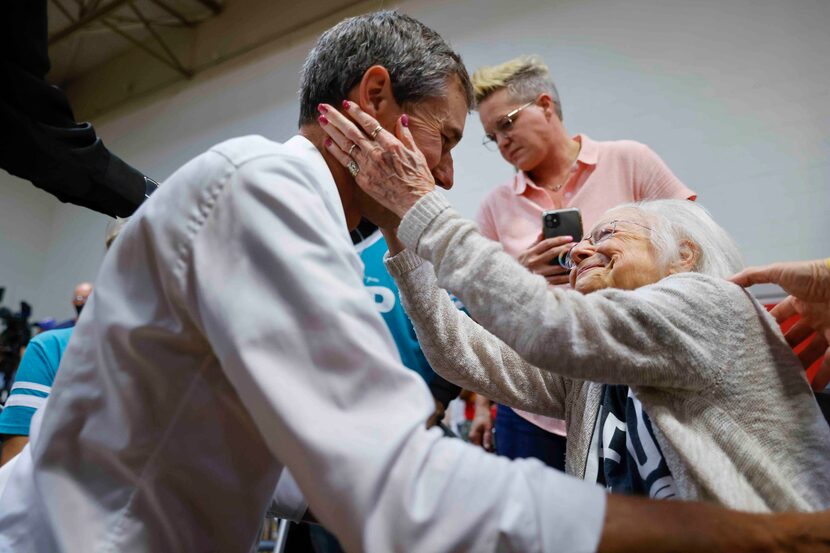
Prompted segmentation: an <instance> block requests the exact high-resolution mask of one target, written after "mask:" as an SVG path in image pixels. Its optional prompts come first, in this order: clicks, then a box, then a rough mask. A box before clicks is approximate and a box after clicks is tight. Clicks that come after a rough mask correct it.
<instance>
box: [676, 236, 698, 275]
mask: <svg viewBox="0 0 830 553" xmlns="http://www.w3.org/2000/svg"><path fill="white" fill-rule="evenodd" d="M677 247H678V250H679V255H678V258H677V259H676V260H675V261H674V262H673V263H672V264H671V266H670V267H669V274H675V273H688V272H689V271H691V270H692V269H694V268H695V266H696V265H697V262H698V261H699V260H700V256H701V251H700V246H698V245H697V244H695V243H694V242H692V241H691V240H682V241H681V242H680V244H678V245H677Z"/></svg>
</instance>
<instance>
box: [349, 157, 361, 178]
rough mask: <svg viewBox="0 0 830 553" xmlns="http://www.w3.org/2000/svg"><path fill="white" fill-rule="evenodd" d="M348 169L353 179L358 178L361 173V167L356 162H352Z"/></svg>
mask: <svg viewBox="0 0 830 553" xmlns="http://www.w3.org/2000/svg"><path fill="white" fill-rule="evenodd" d="M346 168H347V169H348V170H349V173H351V174H352V176H353V177H356V176H357V174H358V173H360V165H358V164H357V162H356V161H355V160H351V161H350V162H349V164H348V165H346Z"/></svg>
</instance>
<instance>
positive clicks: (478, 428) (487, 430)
mask: <svg viewBox="0 0 830 553" xmlns="http://www.w3.org/2000/svg"><path fill="white" fill-rule="evenodd" d="M490 405H491V402H490V400H489V399H486V398H483V397H481V396H476V411H475V415H473V423H472V425H471V426H470V432H469V434H468V435H467V437H468V438H469V440H470V443H473V444H475V445H480V446H481V447H482V448H484V449H485V450H486V451H493V449H494V448H493V417H492V416H491V413H492V411H491V410H490Z"/></svg>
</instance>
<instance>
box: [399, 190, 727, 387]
mask: <svg viewBox="0 0 830 553" xmlns="http://www.w3.org/2000/svg"><path fill="white" fill-rule="evenodd" d="M399 236H400V237H401V239H402V240H403V242H404V243H405V244H406V245H407V246H408V247H410V248H414V249H415V252H416V253H417V254H418V255H420V256H421V257H423V258H424V259H427V260H429V261H431V262H432V263H433V265H434V268H435V272H436V275H437V278H438V284H439V285H440V286H442V287H443V288H446V289H447V290H449V291H451V292H452V293H454V294H456V295H457V296H458V297H459V298H460V299H461V300H462V301H463V302H464V305H465V306H466V307H467V309H468V310H469V311H470V313H471V314H472V315H473V316H474V318H475V319H476V321H478V322H479V323H480V324H481V325H482V326H484V327H485V328H487V329H488V330H489V331H490V332H492V333H493V334H495V335H496V336H498V337H499V338H500V339H501V340H503V341H504V342H505V343H506V344H507V345H508V346H510V347H511V348H513V349H514V350H516V351H517V352H518V353H519V355H521V356H522V357H523V358H524V359H525V360H526V361H528V362H529V363H531V364H533V365H536V366H538V367H540V368H542V369H545V370H548V371H552V372H555V373H557V374H560V375H562V376H567V377H571V378H575V379H581V380H590V381H594V382H603V383H608V384H626V385H631V386H656V387H662V388H682V389H691V390H694V389H702V388H703V387H704V386H707V385H709V384H711V383H712V381H713V379H720V377H721V375H719V374H713V371H718V370H721V368H722V367H723V364H724V361H725V360H726V359H728V355H729V350H728V348H726V347H723V348H713V347H711V345H712V344H713V343H719V336H721V335H722V334H723V333H725V332H727V331H728V329H729V324H730V321H729V313H733V312H734V309H735V306H734V305H733V303H732V301H731V296H730V295H729V294H727V293H725V288H726V287H728V286H733V285H731V284H728V283H726V282H725V281H720V280H718V279H714V278H711V277H706V276H703V275H700V274H696V273H684V274H680V275H673V276H670V277H667V278H665V279H663V280H661V281H660V282H658V283H656V284H653V285H650V286H645V287H642V288H639V289H637V290H633V291H626V290H613V289H608V290H602V291H599V292H595V293H593V294H588V295H583V294H581V293H578V292H575V291H573V290H570V289H560V288H553V287H550V286H548V285H547V282H546V281H545V279H544V278H542V277H540V276H537V275H533V274H531V273H529V272H528V271H526V270H525V269H524V268H523V267H521V266H520V265H519V264H518V263H517V262H516V261H515V260H514V259H513V258H511V257H510V256H509V255H507V254H505V253H504V252H503V251H502V250H501V248H500V247H499V246H498V245H497V244H495V243H493V242H491V241H489V240H486V239H485V238H483V237H482V236H481V235H480V234H479V233H478V232H477V230H476V228H475V225H474V224H473V223H472V222H469V221H466V220H464V219H463V218H462V217H461V216H460V215H459V214H458V213H457V212H456V211H455V210H453V209H452V208H451V206H450V204H449V203H448V202H447V200H446V199H445V197H444V196H443V195H442V194H441V193H440V192H432V193H430V194H428V195H427V196H425V197H424V198H422V199H421V200H419V201H418V203H417V204H416V205H415V206H413V208H412V209H411V210H410V211H409V212H408V213H407V214H406V215H405V216H404V218H403V221H402V222H401V226H400V228H399Z"/></svg>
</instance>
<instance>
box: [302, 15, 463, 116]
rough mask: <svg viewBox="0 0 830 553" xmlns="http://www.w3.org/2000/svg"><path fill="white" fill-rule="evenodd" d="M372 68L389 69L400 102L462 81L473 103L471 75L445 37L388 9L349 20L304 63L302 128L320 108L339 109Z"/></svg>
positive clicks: (440, 91) (438, 94)
mask: <svg viewBox="0 0 830 553" xmlns="http://www.w3.org/2000/svg"><path fill="white" fill-rule="evenodd" d="M373 65H382V66H383V67H385V68H386V70H387V71H389V76H390V77H391V81H392V93H393V94H394V96H395V100H396V101H397V102H398V103H399V104H404V103H405V102H416V101H418V100H422V99H425V98H435V97H441V96H444V95H445V94H446V92H447V79H448V78H450V77H452V76H456V77H458V79H459V81H460V83H461V88H462V89H463V92H464V95H465V97H466V99H467V106H468V107H469V106H472V104H473V87H472V84H471V83H470V76H469V75H468V74H467V70H466V69H465V67H464V63H463V62H462V61H461V56H460V55H458V54H457V53H456V52H455V51H454V50H452V48H450V46H449V45H448V44H447V43H446V42H445V41H444V39H443V38H441V35H439V34H438V33H436V32H435V31H433V30H432V29H430V28H429V27H427V26H426V25H424V24H423V23H421V22H420V21H417V20H416V19H413V18H411V17H409V16H408V15H403V14H400V13H398V12H396V11H390V10H384V11H378V12H374V13H370V14H367V15H361V16H358V17H351V18H349V19H344V20H343V21H341V22H340V23H338V24H337V25H335V26H334V27H332V28H331V29H329V30H328V31H326V32H325V33H323V35H322V36H321V37H320V39H319V40H318V41H317V44H316V45H315V46H314V48H313V49H312V50H311V52H309V54H308V57H307V58H306V60H305V63H304V64H303V71H302V75H301V78H300V126H302V125H306V124H309V123H313V122H314V121H315V120H316V119H317V104H320V103H327V104H331V105H338V104H339V103H340V102H341V101H342V100H343V99H345V98H346V96H347V95H348V93H349V91H350V90H351V89H352V88H354V87H355V85H357V84H358V83H359V82H360V79H362V78H363V74H364V73H365V72H366V70H367V69H369V68H370V67H372V66H373Z"/></svg>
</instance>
